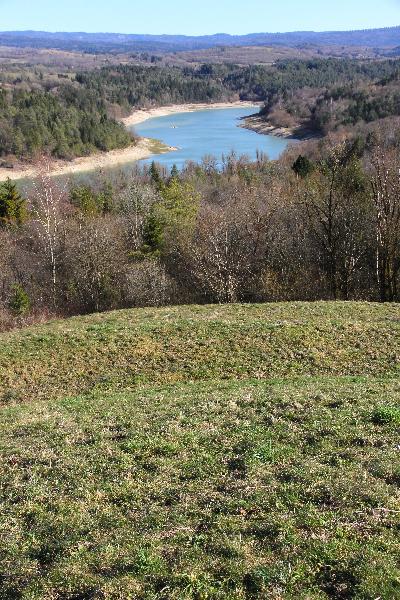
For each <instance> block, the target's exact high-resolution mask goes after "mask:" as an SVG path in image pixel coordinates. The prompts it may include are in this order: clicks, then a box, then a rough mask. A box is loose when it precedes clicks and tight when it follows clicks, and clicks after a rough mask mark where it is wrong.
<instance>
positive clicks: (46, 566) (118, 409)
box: [0, 302, 400, 600]
mask: <svg viewBox="0 0 400 600" xmlns="http://www.w3.org/2000/svg"><path fill="white" fill-rule="evenodd" d="M399 334H400V312H399V307H398V305H396V304H386V305H383V304H381V305H379V304H370V303H347V302H338V303H333V302H328V303H282V304H268V305H231V306H222V305H220V306H190V307H189V306H183V307H168V308H162V309H155V308H148V309H136V310H124V311H117V312H110V313H106V314H97V315H91V316H85V317H77V318H72V319H68V320H62V321H61V320H60V321H53V322H50V323H47V324H45V325H40V326H35V327H29V328H26V329H22V330H19V331H17V330H15V331H13V332H11V333H7V334H1V335H0V386H1V387H0V401H1V411H2V419H1V424H0V445H1V459H0V460H1V465H0V473H1V474H0V494H1V503H0V507H1V508H0V531H2V544H1V551H0V596H1V597H2V598H4V599H5V600H6V599H11V598H21V599H28V598H29V599H30V600H32V599H39V598H40V599H41V600H46V599H48V600H50V599H52V598H57V599H64V600H72V599H78V598H79V599H85V600H86V599H89V598H90V599H100V598H101V599H105V600H111V599H113V600H114V599H121V600H122V599H124V600H125V599H127V598H129V599H135V598H138V599H148V600H150V599H152V600H155V599H168V600H170V599H175V600H178V599H179V600H183V599H188V600H189V599H193V600H194V599H197V600H199V599H208V598H210V599H221V600H222V599H224V600H226V599H228V600H229V599H230V600H241V599H251V598H271V599H276V600H277V599H278V598H279V599H282V598H284V599H293V600H294V599H295V598H296V599H298V598H303V599H305V598H308V599H311V598H312V599H315V600H316V599H318V600H322V599H325V600H328V599H329V598H335V599H336V598H339V599H340V598H343V599H344V598H353V599H359V600H361V599H363V600H365V599H373V598H377V597H380V598H381V599H382V600H389V599H393V598H397V597H399V595H400V571H399V564H398V557H399V550H400V546H399V540H398V528H399V514H400V512H399V483H400V472H399V468H398V453H399V449H398V442H399V441H398V426H399V424H400V386H399V355H400V335H399Z"/></svg>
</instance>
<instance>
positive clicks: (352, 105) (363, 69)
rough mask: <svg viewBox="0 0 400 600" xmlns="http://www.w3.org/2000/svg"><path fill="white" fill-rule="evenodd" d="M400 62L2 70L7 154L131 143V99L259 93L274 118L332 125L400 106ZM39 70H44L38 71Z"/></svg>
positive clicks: (152, 101)
mask: <svg viewBox="0 0 400 600" xmlns="http://www.w3.org/2000/svg"><path fill="white" fill-rule="evenodd" d="M399 71H400V68H399V61H398V60H386V61H357V60H346V59H311V60H283V61H279V62H277V63H276V64H275V65H273V66H250V67H239V66H236V65H208V64H205V65H201V66H200V67H193V68H189V67H184V68H178V67H166V66H162V67H161V66H160V67H157V66H134V65H128V66H127V65H117V66H110V67H104V68H101V69H98V70H96V69H94V70H91V71H86V72H80V73H77V74H76V76H75V77H72V79H71V78H65V77H63V76H60V77H59V78H58V79H56V80H51V81H47V80H46V81H42V80H41V78H40V76H37V75H35V74H34V73H33V74H32V76H26V75H25V77H24V78H18V77H15V76H14V78H12V76H11V75H7V73H3V74H2V76H1V77H2V80H3V84H2V87H1V88H0V155H1V156H3V157H4V156H8V155H15V156H17V157H19V158H29V157H33V156H35V155H37V154H40V153H43V152H45V153H47V154H50V155H51V156H54V157H60V158H71V157H74V156H82V155H85V154H90V153H91V152H93V151H95V150H111V149H114V148H120V147H124V146H127V145H128V144H129V143H131V136H130V135H129V134H128V132H126V131H125V130H124V129H123V128H122V126H121V125H119V124H118V123H117V122H116V121H115V120H114V119H113V118H112V116H113V115H114V116H116V115H118V116H123V115H125V114H128V113H129V112H130V111H131V110H132V109H133V108H134V107H149V106H158V105H167V104H171V103H178V104H184V103H188V102H194V103H196V102H218V101H223V100H236V99H242V100H257V101H264V102H265V103H266V106H265V109H264V110H263V114H265V115H266V117H267V118H268V119H272V120H273V121H274V122H275V123H276V124H282V125H285V124H287V123H288V122H289V124H292V125H293V124H298V123H303V124H304V123H305V124H306V125H307V127H309V128H312V129H314V130H316V131H318V132H322V133H327V132H328V131H329V130H332V129H334V128H336V127H337V126H339V125H342V124H343V125H353V124H355V123H357V122H358V121H360V120H364V121H367V122H370V121H374V120H376V119H379V118H382V117H387V116H393V115H398V114H399V113H400V107H399V94H398V91H397V88H398V85H397V82H398V77H399ZM36 73H37V70H36Z"/></svg>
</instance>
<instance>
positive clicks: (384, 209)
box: [0, 123, 400, 327]
mask: <svg viewBox="0 0 400 600" xmlns="http://www.w3.org/2000/svg"><path fill="white" fill-rule="evenodd" d="M398 125H399V124H398V123H397V126H398ZM399 167H400V164H399V140H398V139H396V137H395V135H393V132H392V129H391V128H388V129H387V130H383V131H377V132H374V133H370V135H368V136H367V137H366V138H364V139H360V138H357V139H349V140H347V141H335V142H334V141H333V140H329V141H328V140H323V141H320V142H310V143H309V144H308V145H305V146H303V147H302V149H301V152H300V153H299V150H298V147H294V148H292V149H290V150H289V151H288V152H287V153H286V155H285V156H284V157H282V159H281V160H279V161H276V162H269V161H267V160H266V159H265V158H264V157H262V156H260V157H259V160H258V161H257V162H255V163H249V161H248V160H246V159H245V158H238V157H235V156H234V155H230V156H228V157H226V158H225V160H224V164H223V167H222V169H218V168H217V165H216V161H215V160H214V159H212V158H207V159H204V161H203V162H202V164H200V165H196V164H188V165H187V166H186V168H185V169H184V170H183V171H182V172H178V171H177V170H176V169H173V170H172V172H171V173H165V172H163V171H162V170H161V168H157V166H156V165H155V164H153V165H152V166H151V168H150V169H148V170H145V171H141V170H139V169H136V170H134V172H132V173H131V175H129V176H128V175H123V174H121V175H119V176H114V177H113V179H107V178H104V176H98V177H97V178H95V179H93V181H92V182H91V183H87V184H85V185H82V184H80V185H77V184H73V183H72V184H71V186H70V187H69V188H67V189H64V188H59V187H58V186H57V184H56V183H55V182H54V181H52V180H51V179H50V178H49V177H48V176H47V175H46V174H45V173H44V174H43V176H42V177H41V178H39V180H38V181H37V182H36V183H35V186H34V187H33V188H32V189H31V190H30V191H29V192H27V193H26V199H25V198H24V197H23V196H22V195H21V193H20V192H19V191H18V189H17V188H16V187H15V185H14V184H12V183H11V182H7V183H6V184H3V185H2V186H1V189H0V260H1V265H0V266H1V269H0V302H1V306H2V315H3V317H2V319H3V325H2V326H3V327H7V326H11V325H12V323H15V322H16V321H17V322H18V321H22V322H24V321H25V322H26V321H27V320H29V319H30V318H32V319H33V318H36V319H37V318H39V316H40V315H42V314H44V315H48V314H58V315H70V314H81V313H88V312H94V311H103V310H108V309H113V308H122V307H133V306H158V305H165V304H169V303H172V304H179V303H208V302H236V301H241V302H255V301H278V300H321V299H326V300H327V299H344V300H377V301H382V302H385V301H398V300H400V288H399V285H400V179H399Z"/></svg>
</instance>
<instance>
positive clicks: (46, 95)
mask: <svg viewBox="0 0 400 600" xmlns="http://www.w3.org/2000/svg"><path fill="white" fill-rule="evenodd" d="M130 143H132V137H131V135H130V134H129V133H128V132H127V131H126V130H125V129H124V127H122V125H120V124H118V123H117V122H116V121H114V120H112V119H110V118H109V117H108V115H107V110H106V106H105V104H104V102H103V101H102V100H100V99H98V98H97V97H96V96H95V95H94V94H93V93H91V92H90V91H88V90H83V89H79V88H77V87H73V86H72V85H63V86H60V87H59V88H58V89H57V90H55V93H52V92H48V91H46V90H29V91H25V90H22V89H12V90H4V89H3V90H1V89H0V156H7V155H10V154H11V155H16V156H18V157H21V158H27V157H35V156H36V155H39V154H40V153H42V152H46V153H49V154H51V155H52V156H55V157H59V158H72V157H74V156H83V155H87V154H90V153H92V152H93V151H96V150H113V149H114V148H121V147H124V146H128V145H129V144H130Z"/></svg>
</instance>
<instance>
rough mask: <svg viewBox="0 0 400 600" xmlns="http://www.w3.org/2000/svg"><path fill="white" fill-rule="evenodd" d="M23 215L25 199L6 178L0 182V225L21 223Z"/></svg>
mask: <svg viewBox="0 0 400 600" xmlns="http://www.w3.org/2000/svg"><path fill="white" fill-rule="evenodd" d="M25 217H26V201H25V200H24V198H23V197H22V196H21V194H20V193H19V191H18V188H17V186H16V184H15V183H14V182H12V181H11V179H10V178H8V179H7V180H6V181H5V182H4V183H2V184H0V227H7V226H13V225H14V226H19V225H22V223H23V221H24V219H25Z"/></svg>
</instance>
